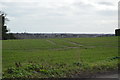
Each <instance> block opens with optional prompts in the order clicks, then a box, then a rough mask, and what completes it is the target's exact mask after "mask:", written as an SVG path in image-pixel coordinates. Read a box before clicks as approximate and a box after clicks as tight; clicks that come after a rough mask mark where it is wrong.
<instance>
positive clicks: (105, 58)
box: [2, 37, 119, 78]
mask: <svg viewBox="0 0 120 80" xmlns="http://www.w3.org/2000/svg"><path fill="white" fill-rule="evenodd" d="M2 57H3V77H40V78H44V77H72V76H74V74H82V73H88V72H89V73H96V72H102V71H107V70H115V69H117V68H118V66H117V65H118V59H117V58H118V57H119V56H118V37H96V38H60V39H26V40H4V41H3V55H2Z"/></svg>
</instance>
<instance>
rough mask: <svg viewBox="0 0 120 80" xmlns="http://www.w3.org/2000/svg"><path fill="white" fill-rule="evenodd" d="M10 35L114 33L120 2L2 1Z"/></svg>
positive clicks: (62, 0)
mask: <svg viewBox="0 0 120 80" xmlns="http://www.w3.org/2000/svg"><path fill="white" fill-rule="evenodd" d="M0 11H4V12H5V13H7V17H8V18H9V20H10V21H9V22H7V25H8V28H9V29H10V30H11V31H10V32H36V33H40V32H53V33H55V32H64V33H65V32H66V33H67V32H74V33H114V30H115V29H116V28H118V0H0Z"/></svg>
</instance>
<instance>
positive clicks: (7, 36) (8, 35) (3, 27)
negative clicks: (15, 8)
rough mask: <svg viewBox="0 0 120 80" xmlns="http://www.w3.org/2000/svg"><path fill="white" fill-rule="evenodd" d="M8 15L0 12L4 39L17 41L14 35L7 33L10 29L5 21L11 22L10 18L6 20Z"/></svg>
mask: <svg viewBox="0 0 120 80" xmlns="http://www.w3.org/2000/svg"><path fill="white" fill-rule="evenodd" d="M6 15H7V14H5V13H4V12H2V11H0V17H1V18H2V39H3V40H7V39H15V37H14V36H13V34H12V33H10V34H9V33H7V32H8V29H7V26H5V21H9V20H8V18H6Z"/></svg>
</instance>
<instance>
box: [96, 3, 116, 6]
mask: <svg viewBox="0 0 120 80" xmlns="http://www.w3.org/2000/svg"><path fill="white" fill-rule="evenodd" d="M98 4H100V5H106V6H114V4H113V3H111V2H98Z"/></svg>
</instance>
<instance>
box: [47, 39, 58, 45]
mask: <svg viewBox="0 0 120 80" xmlns="http://www.w3.org/2000/svg"><path fill="white" fill-rule="evenodd" d="M46 41H47V42H49V43H51V44H53V45H56V43H55V42H53V41H51V40H46Z"/></svg>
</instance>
